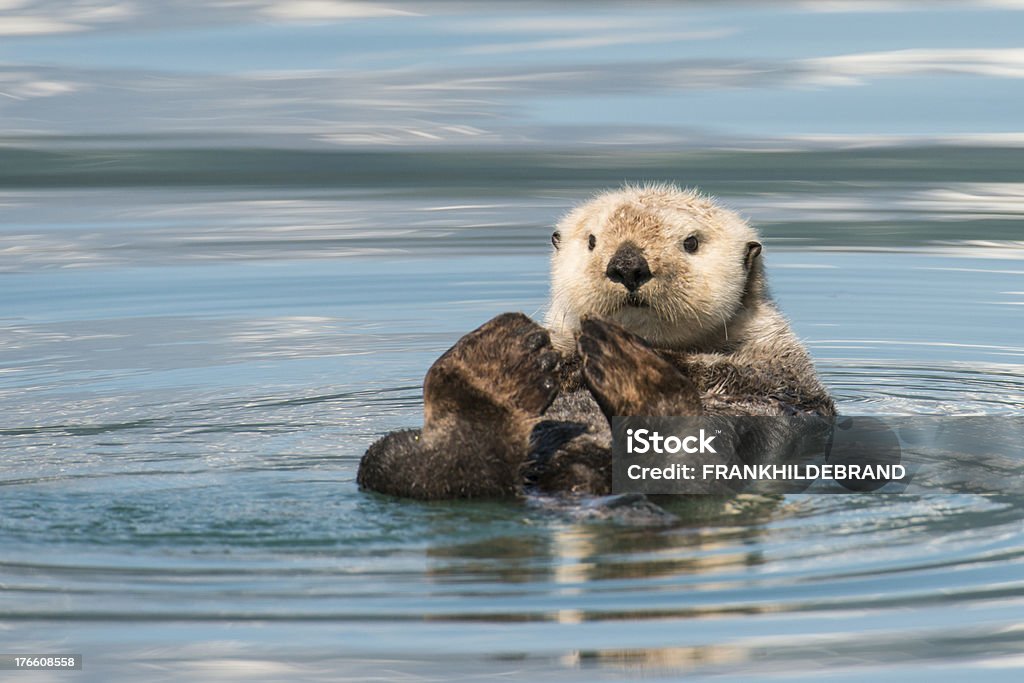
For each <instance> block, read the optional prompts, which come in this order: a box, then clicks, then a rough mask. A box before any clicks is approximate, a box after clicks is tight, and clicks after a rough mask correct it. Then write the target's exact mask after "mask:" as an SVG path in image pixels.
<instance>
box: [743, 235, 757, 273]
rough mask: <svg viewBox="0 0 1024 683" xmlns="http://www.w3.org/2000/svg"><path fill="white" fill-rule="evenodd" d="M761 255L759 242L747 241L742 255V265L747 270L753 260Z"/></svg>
mask: <svg viewBox="0 0 1024 683" xmlns="http://www.w3.org/2000/svg"><path fill="white" fill-rule="evenodd" d="M760 255H761V243H760V242H747V254H746V256H744V257H743V265H744V266H746V268H747V270H750V269H751V268H753V267H754V260H755V259H756V258H757V257H758V256H760Z"/></svg>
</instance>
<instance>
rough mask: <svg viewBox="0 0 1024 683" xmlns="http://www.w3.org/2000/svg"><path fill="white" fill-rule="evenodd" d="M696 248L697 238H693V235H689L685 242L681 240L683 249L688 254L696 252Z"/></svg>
mask: <svg viewBox="0 0 1024 683" xmlns="http://www.w3.org/2000/svg"><path fill="white" fill-rule="evenodd" d="M697 246H698V243H697V238H696V237H694V236H693V235H690V236H689V237H687V238H686V239H685V240H683V249H685V250H686V251H687V253H689V254H692V253H693V252H695V251H697Z"/></svg>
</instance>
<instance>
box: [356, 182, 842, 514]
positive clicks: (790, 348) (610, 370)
mask: <svg viewBox="0 0 1024 683" xmlns="http://www.w3.org/2000/svg"><path fill="white" fill-rule="evenodd" d="M757 240H758V238H757V234H756V233H755V232H754V230H753V229H752V228H751V227H750V226H748V225H747V224H746V223H745V222H744V221H743V220H742V219H741V218H740V217H739V216H738V215H736V214H735V213H733V212H731V211H728V210H726V209H723V208H721V207H719V206H718V205H717V204H715V203H714V202H713V201H711V200H710V199H708V198H706V197H703V196H701V195H698V194H696V193H694V192H690V191H683V190H679V189H678V188H675V187H673V186H654V187H646V188H631V187H627V188H625V189H622V190H619V191H615V192H609V193H605V194H602V195H600V196H598V197H596V198H595V199H593V200H591V201H590V202H588V203H586V204H584V205H583V206H581V207H578V208H577V209H575V210H574V211H572V212H571V213H569V214H568V215H567V216H566V217H565V218H564V219H563V220H562V221H561V222H560V223H559V226H558V230H557V231H556V232H555V233H554V235H553V236H552V243H553V244H554V246H555V252H554V254H553V257H552V280H551V287H552V293H551V306H550V308H549V311H548V315H547V320H546V323H547V328H548V329H547V330H542V329H541V328H540V327H539V326H537V325H536V324H534V323H532V322H531V321H529V319H527V318H526V317H525V316H522V315H521V314H505V315H504V316H499V317H498V318H496V319H495V320H493V321H491V322H490V323H488V324H487V325H485V326H483V327H482V328H480V329H478V330H476V331H474V332H472V333H470V334H469V335H467V336H466V337H464V338H463V339H462V340H460V341H459V342H458V343H457V344H456V345H455V346H454V347H453V348H452V349H451V350H450V351H449V352H447V353H446V354H445V355H444V356H442V357H441V358H440V359H439V360H438V361H437V363H435V364H434V366H432V367H431V369H430V371H429V372H428V373H427V378H426V381H425V383H424V403H425V410H424V413H425V420H424V428H423V430H422V431H406V432H396V433H394V434H391V435H388V436H386V437H384V439H382V440H380V441H378V442H377V443H375V444H374V445H373V446H371V447H370V449H369V450H368V451H367V454H366V456H364V458H363V462H362V463H361V466H360V471H359V476H358V481H359V483H360V485H361V486H364V487H366V488H369V489H373V490H376V491H380V492H383V493H391V494H395V495H402V496H408V497H415V498H427V499H431V498H456V497H499V496H508V495H515V494H517V493H519V492H521V491H523V490H524V487H535V488H538V489H540V490H543V491H552V492H555V491H557V492H578V493H594V494H603V493H607V492H609V491H610V487H611V432H610V428H609V421H610V419H611V417H612V416H613V415H698V414H709V415H780V416H781V415H797V414H807V415H820V416H831V415H834V414H835V408H834V405H833V403H832V400H831V398H830V397H829V395H828V392H827V391H826V390H825V388H824V387H823V386H822V385H821V383H820V382H819V381H818V378H817V375H816V373H815V371H814V367H813V364H812V363H811V360H810V357H809V356H808V354H807V352H806V350H805V349H804V347H803V345H802V344H801V343H800V342H799V340H798V339H797V338H796V336H795V335H794V334H793V332H792V330H791V329H790V327H789V324H788V323H787V321H786V320H785V318H784V317H783V316H782V314H781V313H780V312H779V311H778V309H777V308H776V307H775V305H774V303H772V302H771V300H770V299H769V298H768V296H767V291H766V284H765V276H764V271H763V266H762V261H761V244H760V243H759V242H758V241H757ZM552 349H553V350H554V351H555V352H557V353H553V352H552ZM555 359H557V362H555Z"/></svg>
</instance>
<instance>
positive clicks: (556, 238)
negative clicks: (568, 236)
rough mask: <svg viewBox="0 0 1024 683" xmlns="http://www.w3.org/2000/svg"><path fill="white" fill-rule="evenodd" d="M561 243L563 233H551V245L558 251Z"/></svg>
mask: <svg viewBox="0 0 1024 683" xmlns="http://www.w3.org/2000/svg"><path fill="white" fill-rule="evenodd" d="M561 242H562V233H560V232H558V231H557V230H555V231H554V232H553V233H551V244H552V245H553V246H554V247H555V249H558V245H559V244H561Z"/></svg>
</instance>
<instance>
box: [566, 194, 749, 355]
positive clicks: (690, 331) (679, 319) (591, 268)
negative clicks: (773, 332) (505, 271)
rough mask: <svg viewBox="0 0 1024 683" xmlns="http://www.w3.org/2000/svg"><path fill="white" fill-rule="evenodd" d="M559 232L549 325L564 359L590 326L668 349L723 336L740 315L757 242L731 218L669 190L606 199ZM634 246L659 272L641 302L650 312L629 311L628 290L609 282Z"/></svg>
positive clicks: (583, 209) (705, 201)
mask: <svg viewBox="0 0 1024 683" xmlns="http://www.w3.org/2000/svg"><path fill="white" fill-rule="evenodd" d="M558 231H559V233H560V234H561V240H560V242H559V245H558V249H557V250H556V251H555V252H554V254H553V256H552V261H551V290H552V293H551V306H550V308H549V311H548V316H547V325H548V327H549V328H550V329H551V331H552V333H553V334H552V338H553V341H554V342H555V345H556V347H558V348H559V349H561V350H562V351H568V350H570V349H571V348H572V347H573V345H574V344H575V335H576V332H577V331H578V330H579V325H580V320H581V319H582V318H584V317H586V316H596V317H600V318H606V319H610V320H613V321H615V322H617V323H619V324H620V325H622V326H624V327H626V328H627V329H629V330H631V331H633V332H635V333H636V334H639V335H640V336H641V337H644V338H645V339H647V340H648V341H650V342H652V343H655V344H658V345H663V346H669V347H682V346H685V345H687V344H688V343H691V342H693V341H694V340H697V339H700V338H701V337H703V336H705V335H706V334H707V333H708V332H709V331H711V330H722V329H723V327H727V326H728V323H729V321H730V320H731V319H732V317H733V316H734V315H735V314H736V312H737V311H738V310H739V307H740V303H741V300H742V297H743V291H744V287H745V285H746V279H747V271H746V268H745V266H744V257H745V255H746V250H747V243H748V242H751V241H754V240H756V239H757V234H756V233H755V232H754V230H753V229H752V228H750V226H748V225H747V224H746V223H745V222H744V221H743V219H741V218H740V217H739V216H738V215H736V214H735V213H733V212H732V211H729V210H727V209H724V208H722V207H719V206H718V205H717V204H715V203H714V202H713V201H712V200H710V199H709V198H707V197H704V196H701V195H700V194H698V193H696V192H693V191H689V190H680V189H679V188H677V187H675V186H671V185H657V186H648V187H625V188H623V189H621V190H616V191H612V192H606V193H604V194H601V195H599V196H597V197H595V198H594V199H592V200H591V201H589V202H587V203H586V204H583V205H582V206H579V207H577V208H576V209H574V210H573V211H571V212H570V213H569V214H568V215H567V216H565V218H563V219H562V220H561V221H560V222H559V224H558ZM591 235H593V236H594V238H595V239H596V245H595V247H594V249H593V250H591V249H590V248H589V238H590V236H591ZM691 236H694V237H696V238H697V240H698V248H697V251H696V252H694V253H692V254H691V253H687V252H686V251H685V250H684V248H683V242H684V240H686V239H687V238H688V237H691ZM626 242H631V243H632V244H634V245H635V246H636V247H638V248H639V249H640V250H641V251H642V252H643V254H644V257H645V258H646V259H647V263H648V265H649V267H650V269H651V274H652V278H651V280H649V281H648V282H646V283H644V284H643V285H642V286H641V287H640V288H639V289H638V290H637V292H636V299H638V300H639V303H641V304H643V305H642V306H635V305H630V302H629V301H628V296H627V295H628V291H627V290H626V288H625V287H624V286H623V285H622V284H619V283H616V282H612V281H611V280H610V279H608V277H607V276H606V275H605V270H606V269H607V267H608V261H609V260H610V259H611V257H612V255H613V254H614V253H615V252H616V250H617V249H618V248H619V247H620V246H622V244H624V243H626Z"/></svg>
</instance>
